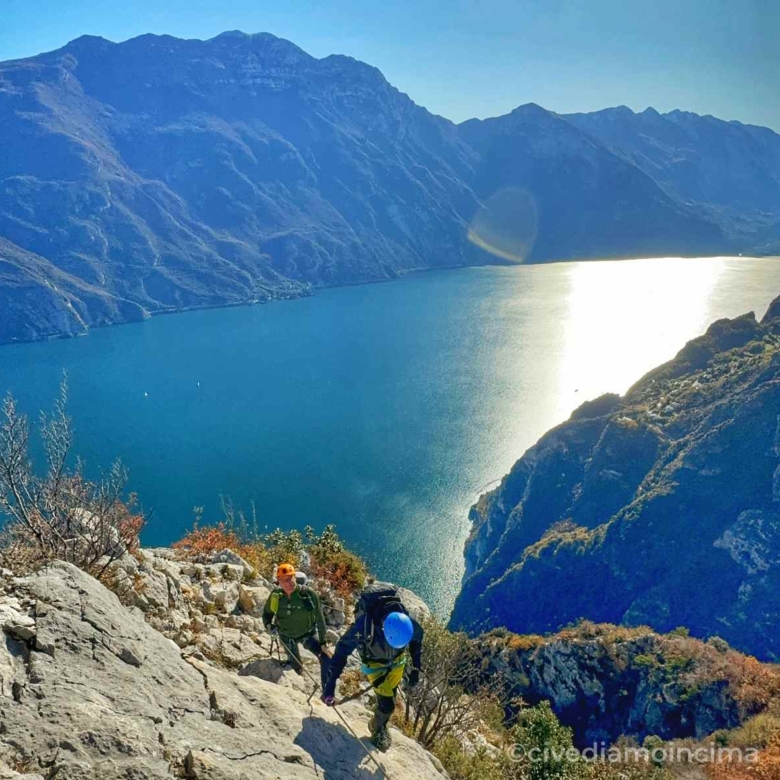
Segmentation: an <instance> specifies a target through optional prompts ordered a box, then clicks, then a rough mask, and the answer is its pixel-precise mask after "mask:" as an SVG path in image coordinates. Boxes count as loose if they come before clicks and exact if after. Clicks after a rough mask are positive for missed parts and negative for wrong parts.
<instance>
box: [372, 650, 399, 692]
mask: <svg viewBox="0 0 780 780" xmlns="http://www.w3.org/2000/svg"><path fill="white" fill-rule="evenodd" d="M405 666H406V656H405V655H404V656H402V657H401V658H400V659H399V660H398V661H396V662H395V664H394V665H393V668H392V669H391V670H390V671H389V672H387V666H385V665H383V664H381V663H373V662H371V661H369V662H368V663H365V664H363V671H364V672H365V673H366V676H367V677H368V681H369V682H370V683H373V682H374V680H378V679H379V678H380V677H382V676H383V675H384V674H385V673H387V677H385V679H384V680H383V681H382V683H381V685H377V686H376V687H375V688H374V690H375V691H376V692H377V695H379V696H390V697H392V696H393V695H394V694H395V689H396V688H397V687H398V686H399V685H400V684H401V680H403V678H404V667H405ZM368 669H377V671H376V672H369V671H367V670H368Z"/></svg>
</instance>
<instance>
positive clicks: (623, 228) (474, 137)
mask: <svg viewBox="0 0 780 780" xmlns="http://www.w3.org/2000/svg"><path fill="white" fill-rule="evenodd" d="M458 130H459V132H460V134H461V137H462V138H464V139H465V140H466V141H467V142H468V143H469V145H470V146H472V147H473V148H474V149H475V150H476V151H477V152H478V153H479V164H478V166H477V169H476V175H475V178H474V182H473V187H474V190H475V192H476V193H477V195H478V196H479V197H480V199H482V201H483V202H484V203H485V206H484V211H483V213H480V215H478V217H477V225H476V231H477V232H478V233H480V234H482V233H487V234H488V236H490V235H492V234H495V235H496V238H495V239H493V240H492V241H491V240H490V238H489V237H488V239H487V240H486V243H487V244H492V245H494V246H496V245H497V248H498V250H499V253H500V252H501V250H502V249H503V248H504V247H505V246H506V245H507V244H509V245H510V249H509V254H510V255H512V254H514V255H516V256H519V257H521V258H522V259H531V260H544V259H546V258H561V257H563V258H578V257H582V258H592V257H607V256H617V257H632V256H633V257H654V256H664V255H667V256H668V255H670V254H697V253H698V254H708V253H709V254H714V253H717V252H718V251H719V249H722V248H723V247H724V246H725V241H724V237H723V234H722V232H721V230H720V228H719V227H718V226H717V225H716V224H715V222H714V221H709V220H708V219H707V218H705V217H702V216H701V214H700V213H697V212H696V210H695V209H693V208H692V207H690V206H688V205H687V204H685V203H683V202H680V201H679V200H676V199H675V198H674V197H673V196H672V195H669V194H667V193H665V192H664V191H663V190H662V189H661V187H659V185H658V184H657V183H656V182H655V181H654V180H653V179H652V178H651V177H650V176H649V175H647V173H646V172H644V171H643V170H642V169H640V168H639V167H638V166H637V165H635V164H634V163H633V162H632V161H628V160H626V159H624V157H623V156H621V155H619V154H615V153H614V152H613V151H611V150H610V149H608V148H606V146H604V145H603V144H601V143H599V142H598V141H597V140H595V139H594V138H592V137H591V136H590V135H588V134H587V133H586V132H583V131H582V130H581V129H580V128H579V127H577V126H576V125H574V124H572V123H571V122H569V121H567V120H566V119H565V118H563V117H560V116H558V115H556V114H553V113H551V112H549V111H545V109H543V108H541V107H540V106H537V105H535V104H529V105H526V106H520V107H519V108H517V109H515V110H514V111H512V113H511V114H507V115H506V116H501V117H497V118H495V119H486V120H484V121H480V120H478V119H472V120H469V121H468V122H464V123H463V124H461V125H459V126H458ZM524 196H525V197H524ZM529 196H530V197H529ZM525 211H530V212H531V214H529V215H527V216H526V215H525V213H524V212H525ZM524 244H527V247H524V246H523V245H524ZM512 245H514V246H517V247H518V248H517V249H515V250H514V251H512Z"/></svg>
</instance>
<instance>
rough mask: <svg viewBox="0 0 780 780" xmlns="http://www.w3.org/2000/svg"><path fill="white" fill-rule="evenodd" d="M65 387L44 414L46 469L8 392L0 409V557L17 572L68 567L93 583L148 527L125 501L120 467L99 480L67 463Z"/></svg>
mask: <svg viewBox="0 0 780 780" xmlns="http://www.w3.org/2000/svg"><path fill="white" fill-rule="evenodd" d="M67 399H68V386H67V382H66V381H63V382H62V385H61V386H60V396H59V398H58V399H57V401H56V402H55V404H54V410H53V412H52V414H51V415H49V416H47V415H45V414H41V419H40V428H39V430H40V437H41V440H42V443H43V452H44V455H45V467H44V469H43V472H42V473H38V472H37V471H36V470H35V468H34V466H33V463H32V459H31V456H30V426H29V424H28V421H27V418H26V417H25V416H24V415H23V414H21V413H20V412H19V410H18V408H17V405H16V401H15V400H14V399H13V397H12V396H11V395H10V394H9V395H8V396H6V398H5V401H4V402H3V404H2V409H1V410H0V518H2V519H4V520H5V521H6V526H5V528H4V539H3V540H2V550H0V553H1V554H2V559H3V562H4V564H5V565H7V566H8V567H9V568H11V569H12V570H16V571H17V572H20V573H21V572H23V571H29V570H35V569H37V568H40V567H41V566H44V565H45V564H46V563H48V562H49V561H52V560H55V559H60V560H65V561H69V562H70V563H73V564H75V565H76V566H78V567H79V568H81V569H84V570H85V571H87V572H89V573H90V574H93V575H94V576H95V577H97V578H98V579H106V578H107V577H108V572H109V568H110V566H111V563H113V561H115V560H116V559H118V558H121V557H122V556H123V555H125V554H126V553H132V552H133V551H135V550H136V549H137V548H138V545H139V538H138V537H139V534H140V532H141V530H142V528H143V526H144V524H145V523H146V517H145V516H144V515H143V514H142V513H137V512H135V504H136V498H135V496H134V495H133V494H129V495H126V492H125V489H126V486H127V472H126V471H125V469H124V468H123V466H122V465H121V463H119V462H118V461H117V462H116V463H114V464H113V465H112V466H111V468H110V469H109V470H108V472H107V473H106V475H105V476H104V477H103V478H102V479H100V480H99V481H97V482H94V481H91V480H89V479H87V478H86V477H85V476H84V474H83V464H82V463H81V461H80V460H78V459H77V460H76V461H75V463H73V464H71V461H72V452H71V451H72V447H73V431H72V427H71V419H70V417H68V414H67Z"/></svg>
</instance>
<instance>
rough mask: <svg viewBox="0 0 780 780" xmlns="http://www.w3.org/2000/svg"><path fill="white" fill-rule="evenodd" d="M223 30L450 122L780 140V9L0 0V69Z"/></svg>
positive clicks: (762, 3)
mask: <svg viewBox="0 0 780 780" xmlns="http://www.w3.org/2000/svg"><path fill="white" fill-rule="evenodd" d="M232 29H239V30H243V31H244V32H271V33H274V34H275V35H278V36H281V37H283V38H288V39H289V40H291V41H293V42H294V43H296V44H298V45H299V46H301V47H302V48H303V49H305V50H306V51H308V52H309V53H310V54H313V55H314V56H316V57H323V56H325V55H327V54H332V53H338V54H349V55H351V56H353V57H356V58H358V59H361V60H365V61H366V62H369V63H371V64H372V65H375V66H377V67H378V68H379V69H380V70H381V71H382V72H383V73H384V74H385V76H386V77H387V78H388V80H389V81H390V82H391V83H392V84H394V85H395V86H396V87H398V88H399V89H401V90H402V91H404V92H407V93H408V94H409V95H410V96H411V97H412V99H414V100H415V101H416V102H417V103H419V104H421V105H424V106H426V107H427V108H429V109H430V110H431V111H434V112H435V113H438V114H442V115H443V116H446V117H449V118H450V119H453V120H455V121H461V120H463V119H467V118H469V117H472V116H477V117H486V116H495V115H498V114H503V113H506V112H507V111H510V110H511V109H512V108H514V107H515V106H517V105H519V104H521V103H528V102H531V101H532V102H535V103H539V104H540V105H542V106H544V107H545V108H549V109H551V110H553V111H559V112H570V111H592V110H595V109H599V108H604V107H606V106H615V105H620V104H624V105H627V106H629V107H630V108H633V109H634V110H642V109H644V108H646V107H647V106H649V105H651V106H653V107H655V108H656V109H658V110H659V111H669V110H671V109H673V108H682V109H686V110H690V111H695V112H697V113H703V114H706V113H708V114H714V115H715V116H719V117H721V118H723V119H739V120H741V121H743V122H751V123H754V124H762V125H766V126H769V127H772V128H773V129H774V130H777V131H779V132H780V0H644V2H637V0H579V1H578V2H574V0H514V1H513V0H395V1H393V0H384V2H379V1H377V0H292V1H289V0H274V1H273V2H268V1H267V0H0V60H5V59H13V58H17V57H25V56H29V55H33V54H37V53H38V52H41V51H48V50H51V49H56V48H59V47H60V46H62V45H63V44H65V43H66V42H67V41H69V40H71V39H73V38H76V37H78V36H79V35H82V34H84V33H90V34H93V35H102V36H103V37H105V38H108V39H110V40H113V41H121V40H125V39H127V38H131V37H133V36H136V35H140V34H142V33H145V32H155V33H169V34H171V35H176V36H179V37H185V38H210V37H213V36H214V35H216V34H217V33H219V32H222V31H224V30H232Z"/></svg>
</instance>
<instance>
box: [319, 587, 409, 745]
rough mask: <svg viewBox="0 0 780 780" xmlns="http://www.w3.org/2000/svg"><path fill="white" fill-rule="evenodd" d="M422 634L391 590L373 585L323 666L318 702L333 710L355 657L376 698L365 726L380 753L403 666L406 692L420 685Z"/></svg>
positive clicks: (395, 591)
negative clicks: (346, 670) (340, 682)
mask: <svg viewBox="0 0 780 780" xmlns="http://www.w3.org/2000/svg"><path fill="white" fill-rule="evenodd" d="M422 640H423V629H422V626H420V624H419V623H418V622H417V621H416V620H414V618H412V617H411V616H410V615H409V613H408V612H407V610H406V607H405V606H404V605H403V603H402V601H401V598H400V596H399V594H398V589H397V588H396V587H395V585H390V584H389V583H386V582H375V583H372V584H371V585H368V586H366V587H365V588H364V589H363V591H362V593H361V594H360V597H359V598H358V601H357V604H356V606H355V621H354V623H353V624H352V625H351V626H350V627H349V629H347V631H346V633H345V634H344V635H343V636H342V637H341V639H339V641H338V644H337V645H336V649H335V650H334V652H333V657H332V659H331V661H330V664H329V666H328V675H327V682H326V684H325V686H324V687H323V692H322V701H324V702H325V704H327V705H329V706H333V705H334V704H335V692H336V681H337V680H338V678H339V676H340V675H341V673H342V671H343V670H344V667H345V666H346V663H347V659H348V658H349V656H350V655H351V654H352V653H353V652H354V651H355V650H357V651H358V654H359V656H360V660H361V669H360V670H361V671H362V672H363V674H365V675H366V676H367V677H368V680H369V682H370V683H371V686H372V687H373V689H374V693H375V694H376V710H375V711H374V716H373V717H372V718H371V721H370V722H369V724H368V728H369V731H370V732H371V741H372V742H373V743H374V745H375V746H376V747H377V748H379V750H381V751H383V752H384V751H385V750H387V749H388V748H389V747H390V732H389V731H388V729H387V723H388V721H389V720H390V716H391V715H392V714H393V710H394V709H395V695H396V689H397V688H398V686H399V684H400V683H401V680H403V677H404V671H405V670H406V665H407V650H408V651H409V652H408V654H409V656H411V670H410V672H409V675H408V679H407V686H408V687H409V688H413V687H414V686H415V685H417V683H418V682H419V680H420V663H421V655H422Z"/></svg>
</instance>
